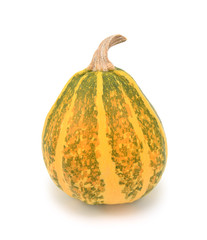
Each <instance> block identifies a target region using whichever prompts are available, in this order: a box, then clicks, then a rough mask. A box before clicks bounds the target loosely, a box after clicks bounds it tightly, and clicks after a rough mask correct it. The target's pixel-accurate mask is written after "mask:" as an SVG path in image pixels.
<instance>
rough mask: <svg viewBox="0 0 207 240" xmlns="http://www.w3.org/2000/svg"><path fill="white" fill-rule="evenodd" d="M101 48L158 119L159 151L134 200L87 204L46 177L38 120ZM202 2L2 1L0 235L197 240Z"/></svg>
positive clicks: (200, 226)
mask: <svg viewBox="0 0 207 240" xmlns="http://www.w3.org/2000/svg"><path fill="white" fill-rule="evenodd" d="M112 34H122V35H124V36H126V37H127V39H128V40H127V42H125V43H122V44H120V45H117V46H115V47H113V48H112V49H110V51H109V58H110V60H111V61H112V63H114V65H115V66H117V67H120V68H122V69H124V70H125V71H127V72H128V73H129V74H131V75H132V76H133V78H134V79H135V80H136V82H137V83H138V85H139V86H140V88H141V89H142V91H143V92H144V93H145V95H146V96H147V97H148V99H149V100H150V102H151V103H152V104H153V106H154V107H155V109H156V110H157V112H158V114H159V116H160V118H161V119H162V122H163V125H164V129H165V132H166V135H167V140H168V150H169V157H168V163H167V167H166V170H165V172H164V175H163V177H162V180H161V181H160V183H159V185H158V186H157V187H156V188H155V189H154V190H153V191H152V192H151V193H150V194H149V195H147V196H146V197H145V198H143V199H141V200H140V201H137V202H135V203H132V204H125V205H116V206H88V205H86V204H84V203H81V202H79V201H78V200H74V199H71V198H70V197H68V196H67V195H66V194H65V193H63V192H62V191H61V190H59V189H58V188H57V187H56V186H55V185H54V184H53V182H52V180H51V179H50V178H49V175H48V173H47V170H46V167H45V165H44V162H43V158H42V152H41V134H42V128H43V124H44V120H45V117H46V115H47V113H48V111H49V109H50V108H51V106H52V104H53V103H54V102H55V100H56V98H57V96H58V95H59V93H60V91H61V90H62V88H63V86H64V85H65V84H66V82H67V80H68V79H69V78H70V77H71V76H72V75H73V74H74V73H76V72H78V71H80V70H82V69H84V68H85V67H87V66H88V64H89V63H90V61H91V58H92V55H93V53H94V51H95V50H96V48H97V47H98V45H99V43H100V42H101V41H102V40H103V39H104V38H106V37H108V36H110V35H112ZM206 83H207V1H205V0H203V1H201V0H195V1H191V0H186V1H185V0H173V1H166V0H156V1H155V0H151V1H147V0H146V1H137V0H136V1H130V0H128V1H126V0H125V1H122V0H119V1H118V0H104V1H98V0H96V1H92V0H87V1H80V0H75V1H69V0H67V1H61V0H60V1H52V0H50V1H46V0H36V1H28V0H27V1H26V0H25V1H23V0H19V1H9V0H7V1H6V0H5V1H0V104H1V111H0V114H1V117H0V121H1V123H0V128H1V129H0V141H1V143H0V146H1V147H0V149H1V155H0V161H1V162H0V169H1V171H0V184H1V197H0V219H1V223H0V226H1V230H0V238H1V239H2V240H4V239H5V240H7V239H12V240H13V239H21V240H22V239H23V240H24V239H31V240H32V239H35V240H36V239H58V240H60V239H90V240H91V239H142V240H143V239H159V240H161V239H190V238H191V239H199V240H200V239H207V233H206V231H207V230H206V225H207V220H206V215H207V207H206V205H207V197H206V189H207V188H206V183H207V180H206V178H207V171H206V169H207V154H206V152H207V151H206V149H207V137H206V136H207V114H206V112H207V107H206V106H207V94H206V93H207V87H206V86H207V85H206Z"/></svg>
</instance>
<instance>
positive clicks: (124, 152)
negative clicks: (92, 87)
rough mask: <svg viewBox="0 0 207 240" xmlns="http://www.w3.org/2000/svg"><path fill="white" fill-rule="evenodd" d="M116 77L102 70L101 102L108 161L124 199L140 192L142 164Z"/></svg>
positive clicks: (138, 147)
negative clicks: (111, 162)
mask: <svg viewBox="0 0 207 240" xmlns="http://www.w3.org/2000/svg"><path fill="white" fill-rule="evenodd" d="M117 81H118V77H116V76H115V75H114V74H113V72H103V103H104V108H105V111H106V118H107V125H108V132H107V137H108V139H109V144H110V145H111V147H112V161H113V162H114V163H115V166H116V170H115V172H116V174H117V175H118V176H119V178H120V182H119V184H120V185H123V190H122V192H123V193H124V194H125V198H126V199H128V200H132V199H133V198H135V197H136V195H137V193H138V192H139V191H141V189H142V186H143V180H142V177H141V172H140V171H141V169H142V163H141V159H140V152H141V151H142V143H141V142H140V141H139V140H138V138H137V136H136V133H135V130H134V128H133V126H132V124H131V123H130V121H129V116H128V112H127V109H126V103H125V100H124V97H123V94H122V91H121V89H120V86H119V84H118V83H117Z"/></svg>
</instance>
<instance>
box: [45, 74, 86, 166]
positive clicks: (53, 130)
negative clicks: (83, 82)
mask: <svg viewBox="0 0 207 240" xmlns="http://www.w3.org/2000/svg"><path fill="white" fill-rule="evenodd" d="M83 75H84V73H82V74H80V75H77V76H75V77H74V78H72V79H71V81H70V82H69V83H68V85H67V87H66V89H65V91H64V92H63V93H62V94H61V96H60V97H59V98H58V100H57V101H56V103H55V106H54V109H53V111H52V112H51V114H50V116H49V117H48V120H47V125H46V127H45V131H44V133H43V141H42V149H43V157H44V160H45V164H46V166H47V167H48V166H49V165H50V164H51V163H52V162H54V161H55V160H54V157H55V150H56V146H57V141H58V137H59V133H60V125H61V122H62V120H63V118H64V116H65V113H66V111H67V110H68V109H69V107H70V103H71V100H72V97H73V95H74V91H75V87H76V86H77V84H78V82H79V80H80V78H81V77H82V76H83Z"/></svg>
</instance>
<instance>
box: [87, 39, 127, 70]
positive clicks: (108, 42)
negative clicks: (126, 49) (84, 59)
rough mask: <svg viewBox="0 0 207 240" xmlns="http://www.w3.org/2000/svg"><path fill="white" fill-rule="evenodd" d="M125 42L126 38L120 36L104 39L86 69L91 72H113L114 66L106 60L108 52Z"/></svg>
mask: <svg viewBox="0 0 207 240" xmlns="http://www.w3.org/2000/svg"><path fill="white" fill-rule="evenodd" d="M125 41H126V38H125V37H123V36H122V35H113V36H110V37H108V38H106V39H104V40H103V41H102V42H101V44H100V45H99V47H98V49H97V50H96V51H95V53H94V55H93V58H92V61H91V63H90V65H89V66H88V69H89V70H92V71H109V70H114V69H115V67H114V65H113V64H112V63H111V62H110V61H109V59H108V50H109V48H110V47H112V46H114V45H116V44H118V43H122V42H125Z"/></svg>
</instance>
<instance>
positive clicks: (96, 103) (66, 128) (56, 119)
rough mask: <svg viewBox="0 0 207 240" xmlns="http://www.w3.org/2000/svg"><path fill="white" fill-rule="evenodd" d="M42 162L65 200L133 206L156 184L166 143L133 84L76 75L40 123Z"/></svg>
mask: <svg viewBox="0 0 207 240" xmlns="http://www.w3.org/2000/svg"><path fill="white" fill-rule="evenodd" d="M42 139H43V140H42V150H43V156H44V161H45V164H46V167H47V169H48V172H49V174H50V176H51V178H52V179H53V180H54V182H55V184H56V185H57V186H58V187H60V188H61V189H62V190H63V191H64V192H65V193H67V194H68V195H69V196H71V197H74V198H77V199H80V200H81V201H84V202H86V203H88V204H120V203H127V202H133V201H135V200H137V199H139V198H141V197H143V196H144V195H145V194H146V193H148V192H149V191H151V190H152V189H153V188H154V187H155V186H156V185H157V183H158V182H159V180H160V178H161V175H162V173H163V171H164V168H165V164H166V159H167V143H166V137H165V133H164V130H163V127H162V124H161V122H160V120H159V117H158V116H157V114H156V112H155V110H154V109H153V107H152V106H151V104H150V103H149V101H148V100H147V99H146V97H145V96H144V95H143V93H142V92H141V90H140V89H139V87H138V86H137V84H136V82H135V81H134V80H133V79H132V77H131V76H129V75H128V74H127V73H126V72H124V71H123V70H120V69H117V68H116V69H115V70H112V71H108V72H101V71H96V72H92V71H89V70H87V69H85V70H83V71H81V72H79V73H77V74H75V75H74V76H73V77H72V78H71V79H70V80H69V81H68V83H67V84H66V86H65V87H64V89H63V91H62V92H61V94H60V95H59V97H58V99H57V101H56V103H55V104H54V105H53V107H52V108H51V110H50V112H49V113H48V115H47V118H46V120H45V125H44V129H43V135H42Z"/></svg>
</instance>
